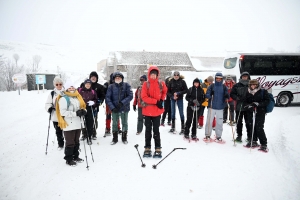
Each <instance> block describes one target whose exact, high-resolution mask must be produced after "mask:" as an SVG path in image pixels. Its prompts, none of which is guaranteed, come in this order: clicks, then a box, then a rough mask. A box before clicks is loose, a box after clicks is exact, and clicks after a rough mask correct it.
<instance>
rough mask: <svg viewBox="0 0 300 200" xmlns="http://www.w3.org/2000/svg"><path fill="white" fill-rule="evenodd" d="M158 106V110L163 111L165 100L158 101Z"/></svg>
mask: <svg viewBox="0 0 300 200" xmlns="http://www.w3.org/2000/svg"><path fill="white" fill-rule="evenodd" d="M156 106H157V107H158V108H160V109H162V108H163V100H159V101H157V102H156Z"/></svg>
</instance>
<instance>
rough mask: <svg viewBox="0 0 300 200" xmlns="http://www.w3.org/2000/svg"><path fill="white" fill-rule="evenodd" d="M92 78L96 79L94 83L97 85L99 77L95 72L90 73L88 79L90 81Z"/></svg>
mask: <svg viewBox="0 0 300 200" xmlns="http://www.w3.org/2000/svg"><path fill="white" fill-rule="evenodd" d="M92 76H95V77H96V78H97V80H96V83H98V79H99V76H98V74H97V72H95V71H93V72H91V73H90V77H89V79H91V77H92Z"/></svg>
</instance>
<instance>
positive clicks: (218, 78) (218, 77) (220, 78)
mask: <svg viewBox="0 0 300 200" xmlns="http://www.w3.org/2000/svg"><path fill="white" fill-rule="evenodd" d="M215 79H216V82H222V81H223V74H222V73H221V72H217V73H216V77H215Z"/></svg>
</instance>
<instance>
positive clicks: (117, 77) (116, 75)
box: [113, 72, 124, 84]
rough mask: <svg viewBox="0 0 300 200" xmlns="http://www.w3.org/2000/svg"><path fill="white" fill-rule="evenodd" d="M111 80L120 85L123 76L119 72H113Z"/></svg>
mask: <svg viewBox="0 0 300 200" xmlns="http://www.w3.org/2000/svg"><path fill="white" fill-rule="evenodd" d="M113 79H114V82H115V83H118V84H119V83H121V82H122V81H123V79H124V76H123V74H122V73H121V72H115V73H114V74H113Z"/></svg>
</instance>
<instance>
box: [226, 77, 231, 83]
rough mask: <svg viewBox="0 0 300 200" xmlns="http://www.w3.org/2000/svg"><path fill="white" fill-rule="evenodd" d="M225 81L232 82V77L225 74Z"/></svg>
mask: <svg viewBox="0 0 300 200" xmlns="http://www.w3.org/2000/svg"><path fill="white" fill-rule="evenodd" d="M225 81H226V82H227V83H230V82H232V77H231V76H230V75H228V76H226V79H225Z"/></svg>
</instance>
